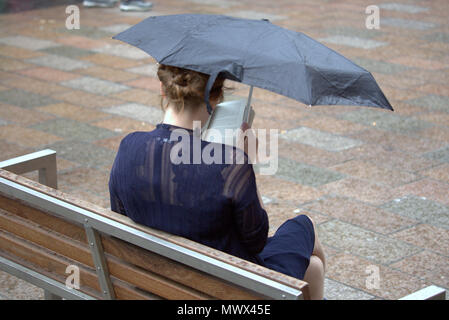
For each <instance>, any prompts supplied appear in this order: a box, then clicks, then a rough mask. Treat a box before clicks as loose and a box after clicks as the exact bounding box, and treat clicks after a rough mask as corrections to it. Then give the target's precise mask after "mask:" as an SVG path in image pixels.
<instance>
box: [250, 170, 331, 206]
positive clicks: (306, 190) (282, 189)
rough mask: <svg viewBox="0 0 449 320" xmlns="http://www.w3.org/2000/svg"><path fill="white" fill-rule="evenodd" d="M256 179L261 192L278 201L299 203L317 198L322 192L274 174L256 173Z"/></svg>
mask: <svg viewBox="0 0 449 320" xmlns="http://www.w3.org/2000/svg"><path fill="white" fill-rule="evenodd" d="M256 180H257V186H258V188H259V190H260V192H261V194H263V195H265V196H268V197H269V198H272V199H276V200H278V201H287V202H290V203H296V204H300V203H306V202H310V201H313V200H317V199H319V198H320V197H321V196H323V192H321V191H319V190H317V189H316V188H314V187H311V186H306V185H302V184H298V183H294V182H291V181H287V180H284V179H280V178H278V177H276V176H269V175H257V179H256Z"/></svg>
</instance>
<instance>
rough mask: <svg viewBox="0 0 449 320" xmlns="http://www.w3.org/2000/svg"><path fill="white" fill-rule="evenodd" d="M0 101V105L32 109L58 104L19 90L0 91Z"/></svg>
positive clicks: (52, 100)
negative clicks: (0, 103)
mask: <svg viewBox="0 0 449 320" xmlns="http://www.w3.org/2000/svg"><path fill="white" fill-rule="evenodd" d="M0 101H1V102H2V103H6V104H10V105H15V106H19V107H22V108H34V107H38V106H43V105H47V104H53V103H56V102H58V101H57V100H55V99H52V98H50V97H48V96H42V95H39V94H35V93H31V92H27V91H23V90H20V89H10V90H4V91H0Z"/></svg>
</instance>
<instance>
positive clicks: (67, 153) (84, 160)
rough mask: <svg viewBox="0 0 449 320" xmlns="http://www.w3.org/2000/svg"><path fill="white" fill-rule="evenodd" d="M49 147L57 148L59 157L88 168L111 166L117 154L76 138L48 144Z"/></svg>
mask: <svg viewBox="0 0 449 320" xmlns="http://www.w3.org/2000/svg"><path fill="white" fill-rule="evenodd" d="M47 148H49V149H52V150H55V151H56V152H57V154H58V157H61V158H63V159H66V160H69V161H73V162H77V163H80V164H82V165H83V166H85V167H88V168H89V167H104V166H111V165H112V163H113V161H114V158H115V154H116V152H115V151H113V150H110V149H107V148H104V147H101V146H98V145H93V144H90V143H86V142H81V141H75V140H65V141H61V142H59V143H55V144H51V145H48V146H47Z"/></svg>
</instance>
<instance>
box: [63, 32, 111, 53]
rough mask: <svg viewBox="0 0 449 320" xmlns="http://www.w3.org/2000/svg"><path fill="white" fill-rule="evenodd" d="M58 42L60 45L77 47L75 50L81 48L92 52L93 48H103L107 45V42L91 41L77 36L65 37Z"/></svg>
mask: <svg viewBox="0 0 449 320" xmlns="http://www.w3.org/2000/svg"><path fill="white" fill-rule="evenodd" d="M57 41H58V42H59V43H62V44H65V45H68V46H71V47H75V48H80V49H86V50H90V49H93V48H97V47H102V46H104V45H105V44H106V42H105V41H103V40H94V39H89V38H86V37H83V36H75V35H65V36H64V37H62V38H58V39H57Z"/></svg>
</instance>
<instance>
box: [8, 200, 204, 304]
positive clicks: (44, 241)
mask: <svg viewBox="0 0 449 320" xmlns="http://www.w3.org/2000/svg"><path fill="white" fill-rule="evenodd" d="M0 227H1V228H2V229H3V230H6V231H8V232H10V233H12V234H14V235H17V236H19V237H21V238H23V239H25V240H28V241H30V242H32V243H35V244H37V245H40V246H42V247H45V248H47V249H49V250H51V251H53V252H55V253H58V254H60V255H62V256H65V257H67V258H70V259H72V260H73V261H77V262H80V263H81V264H84V265H86V266H88V267H90V268H92V269H94V268H95V266H94V263H93V261H92V255H91V252H90V250H89V248H88V247H87V244H86V245H81V244H77V243H75V242H73V241H70V239H65V238H64V237H61V236H58V235H57V234H56V233H54V232H49V231H47V230H45V229H44V228H39V227H37V226H34V225H31V224H29V223H26V222H25V221H21V219H20V218H17V217H14V216H11V215H8V214H6V213H5V212H4V211H3V210H1V209H0ZM106 259H107V263H108V268H109V271H110V274H111V275H112V276H115V277H116V278H118V279H121V280H123V281H125V282H128V283H130V284H132V285H135V286H137V287H140V288H141V289H144V290H147V291H151V292H153V293H155V294H157V295H159V296H162V297H167V298H168V297H170V298H172V299H184V300H186V299H207V298H210V296H206V295H203V294H201V293H197V292H195V291H193V290H191V289H189V288H185V287H183V286H182V285H178V284H176V283H175V282H173V281H170V280H169V279H164V278H162V277H160V276H158V275H155V274H150V273H149V272H144V271H142V270H141V269H138V268H137V267H133V266H131V265H129V264H127V263H123V262H121V261H119V260H118V259H116V258H114V257H111V256H108V255H106Z"/></svg>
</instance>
